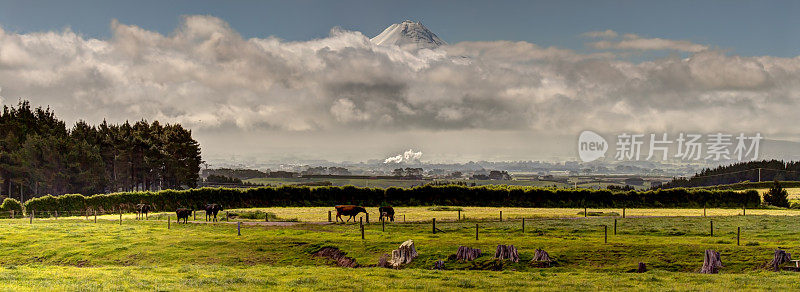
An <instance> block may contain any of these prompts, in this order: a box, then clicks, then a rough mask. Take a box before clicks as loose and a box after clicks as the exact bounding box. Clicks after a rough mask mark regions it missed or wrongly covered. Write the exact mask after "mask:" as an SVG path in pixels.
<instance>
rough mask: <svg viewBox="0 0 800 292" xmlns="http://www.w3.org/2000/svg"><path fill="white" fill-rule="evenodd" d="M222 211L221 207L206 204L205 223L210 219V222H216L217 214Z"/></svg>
mask: <svg viewBox="0 0 800 292" xmlns="http://www.w3.org/2000/svg"><path fill="white" fill-rule="evenodd" d="M219 211H222V206H220V205H217V204H206V221H208V218H211V222H217V213H219Z"/></svg>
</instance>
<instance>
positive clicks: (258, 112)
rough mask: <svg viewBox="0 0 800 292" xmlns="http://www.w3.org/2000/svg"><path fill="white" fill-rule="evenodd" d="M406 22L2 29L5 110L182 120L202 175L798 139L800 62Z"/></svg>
mask: <svg viewBox="0 0 800 292" xmlns="http://www.w3.org/2000/svg"><path fill="white" fill-rule="evenodd" d="M400 21H401V20H398V23H396V24H390V23H387V24H386V25H387V26H389V28H388V29H386V31H385V32H384V33H383V34H381V35H379V36H377V37H376V36H374V35H365V34H364V33H362V32H358V31H348V30H345V29H341V28H337V27H334V28H332V29H331V30H330V33H329V36H327V37H324V38H318V39H310V40H304V41H286V40H282V39H280V38H277V37H251V38H246V37H242V35H241V34H240V33H239V32H237V30H235V29H234V28H232V27H231V26H230V25H229V24H228V23H227V22H226V20H225V19H221V18H217V17H214V16H206V15H188V16H184V17H183V18H182V20H181V23H180V25H179V26H178V27H176V28H175V29H174V31H173V32H171V33H167V34H165V33H161V32H158V31H153V30H149V29H146V28H143V27H140V26H138V25H137V24H129V23H123V22H120V21H117V20H113V21H111V23H110V29H111V36H110V37H108V38H91V37H87V36H85V35H82V34H80V33H78V32H74V31H72V30H70V29H69V28H66V29H63V30H54V31H42V32H24V33H18V32H14V31H12V30H8V29H2V28H0V101H1V102H2V103H3V104H5V105H9V104H15V103H16V102H17V100H18V99H19V98H24V99H29V100H30V101H31V102H32V103H33V104H35V105H49V106H51V107H52V108H53V109H55V110H56V112H57V113H58V114H59V116H60V117H62V118H64V119H66V120H67V121H75V120H78V119H84V120H87V121H89V122H92V123H97V122H100V121H102V120H103V119H107V120H109V121H112V122H120V121H124V120H139V119H141V118H144V119H148V120H154V119H157V120H159V121H163V122H179V123H181V124H183V125H184V126H186V127H188V128H190V129H192V130H193V134H194V135H195V136H196V137H197V139H198V141H199V142H200V143H201V145H202V146H203V154H204V155H203V156H204V158H206V159H207V160H209V159H211V160H214V159H217V160H225V159H229V158H230V157H231V156H233V155H236V156H238V157H256V158H258V159H264V160H270V159H273V160H280V159H326V160H331V161H342V160H351V161H366V160H369V159H385V158H386V157H390V156H394V155H396V154H397V153H403V151H405V150H407V149H415V150H417V151H419V150H421V151H423V152H424V153H425V159H428V160H433V161H456V162H464V161H469V160H536V159H574V157H575V148H576V147H575V140H576V138H577V135H578V134H579V133H580V132H581V131H582V130H594V131H597V132H600V133H606V134H617V133H622V132H625V131H628V132H637V133H660V132H670V133H674V132H699V133H708V132H716V131H722V132H730V133H739V132H746V133H753V132H761V133H762V134H763V135H764V136H765V137H766V138H768V139H778V140H789V141H797V140H798V137H800V128H798V127H796V125H797V124H798V122H800V116H798V115H797V114H796V110H797V108H798V101H800V95H798V94H797V92H799V91H798V90H799V89H800V57H777V56H769V55H765V56H739V55H736V54H731V53H729V52H728V50H727V49H726V48H719V47H717V46H715V45H714V44H707V43H698V42H694V41H689V40H681V39H674V40H673V39H667V38H660V37H657V36H653V37H651V36H644V35H639V34H632V33H629V32H627V31H615V30H610V29H600V30H596V31H587V32H585V33H583V34H582V35H576V36H574V37H575V38H580V39H582V40H583V41H584V42H585V46H586V48H585V49H584V50H574V49H567V48H561V47H556V46H544V45H537V44H536V43H531V42H526V41H515V40H483V41H460V42H452V43H449V44H448V42H447V35H446V34H443V35H437V34H435V33H434V32H433V31H432V30H428V29H427V28H426V27H425V26H424V24H422V23H419V22H416V21H410V22H400ZM0 25H2V23H0ZM376 30H380V29H379V28H377V29H376ZM445 30H447V29H445ZM372 37H375V38H373V39H372V40H371V38H372ZM795 145H796V144H795ZM789 148H792V147H789Z"/></svg>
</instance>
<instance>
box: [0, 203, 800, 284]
mask: <svg viewBox="0 0 800 292" xmlns="http://www.w3.org/2000/svg"><path fill="white" fill-rule="evenodd" d="M406 209H407V210H406ZM262 210H268V211H269V212H274V213H275V214H276V215H278V217H281V218H294V217H296V218H298V219H301V218H307V221H327V210H328V208H267V209H262ZM497 210H498V209H497V208H470V207H464V212H462V214H465V215H467V218H468V221H461V222H455V221H445V222H441V221H439V220H441V219H446V217H444V216H442V215H443V214H445V213H446V214H454V216H453V218H449V219H455V214H456V212H453V211H430V210H428V209H427V207H414V208H398V211H399V212H400V213H403V212H407V213H406V214H413V215H414V216H418V217H420V218H427V217H425V216H436V217H437V219H439V218H441V219H439V220H437V221H438V222H437V223H438V224H437V227H438V228H439V229H442V230H443V231H444V233H437V234H432V232H431V225H430V223H429V222H416V223H406V224H402V223H399V222H396V223H392V224H387V225H386V231H385V232H384V231H381V225H380V223H376V222H377V220H371V222H372V224H369V225H367V226H366V227H365V233H366V234H365V236H366V240H362V239H361V236H360V232H359V227H358V225H357V224H319V223H298V224H297V225H292V226H254V225H243V227H242V236H237V234H236V226H235V224H228V223H220V224H176V223H175V222H174V221H173V222H172V223H171V226H170V227H171V228H170V229H167V222H166V221H162V220H150V221H135V220H131V219H132V218H133V215H130V214H126V215H125V216H124V218H125V220H124V221H123V224H122V225H119V222H118V221H115V220H118V218H119V217H118V215H104V216H100V217H99V218H98V219H99V220H98V223H93V221H92V220H91V219H92V217H90V218H89V219H90V220H88V221H87V220H85V219H84V218H83V217H71V218H63V217H62V218H59V219H58V220H56V219H54V218H48V219H37V220H35V221H34V223H33V224H29V223H28V222H29V221H28V220H29V219H13V220H12V219H2V220H0V242H2V244H0V279H2V280H0V289H2V290H26V289H27V290H42V289H46V290H144V289H147V290H181V289H200V288H203V289H205V288H211V289H218V290H226V289H239V290H242V289H255V290H275V289H279V290H322V289H331V288H334V289H341V290H359V289H361V288H366V289H368V290H378V289H383V288H398V289H428V290H452V289H454V288H474V289H484V290H485V289H498V288H500V289H514V288H518V289H522V290H528V289H542V290H564V289H569V290H598V289H600V290H612V289H633V290H709V289H711V290H713V289H729V290H730V289H756V290H766V289H791V290H796V289H798V288H800V282H798V281H796V279H797V275H796V274H794V273H790V272H781V273H772V272H766V271H763V268H762V266H763V265H764V264H765V263H766V262H767V261H768V260H769V259H770V258H771V256H772V252H773V250H774V249H775V248H778V247H780V248H783V249H786V250H787V251H789V252H791V253H793V254H797V253H798V252H800V236H798V235H800V220H798V219H797V218H800V217H794V216H782V215H794V214H796V213H792V212H793V211H791V210H748V212H747V214H748V216H722V215H724V214H729V215H736V212H737V211H738V212H740V211H741V210H733V209H732V210H725V209H709V210H708V213H709V215H711V214H717V213H719V214H720V215H715V217H706V218H704V217H641V218H626V219H621V218H616V219H617V232H618V233H617V235H614V234H613V224H614V219H615V217H590V218H587V219H584V218H572V219H562V218H554V217H578V215H577V213H578V212H581V211H583V210H582V209H530V210H527V209H521V208H520V209H517V208H502V210H503V211H504V212H503V216H504V219H505V218H512V219H513V220H510V221H504V222H498V221H497V220H496V218H492V216H496V215H494V214H495V211H497ZM237 211H254V210H252V209H251V210H237ZM371 211H374V210H371ZM590 211H598V210H592V209H590ZM599 211H605V210H599ZM608 211H609V212H610V211H614V212H619V211H620V210H608ZM697 211H698V210H694V209H651V210H647V209H641V210H640V209H632V210H628V212H627V214H628V215H629V216H636V215H635V214H636V212H642V214H646V215H650V216H657V215H669V216H675V215H680V214H683V213H682V212H697ZM699 211H700V214H699V215H702V209H701V210H699ZM323 212H324V213H323ZM481 212H483V213H481ZM712 212H715V213H712ZM758 212H764V213H769V214H772V215H781V216H767V215H755V214H757V213H758ZM320 213H322V214H324V218H323V219H319V218H317V217H319V214H320ZM497 213H498V215H499V212H497ZM304 214H306V215H304ZM472 214H474V215H475V216H470V215H472ZM477 214H485V217H482V218H483V220H475V219H478V218H481V217H480V216H478V215H477ZM751 214H753V215H751ZM312 215H313V216H312ZM375 215H377V214H375ZM562 215H567V216H562ZM440 216H441V217H440ZM507 216H510V217H507ZM515 216H518V217H515ZM522 216H525V217H527V218H533V219H529V220H526V230H525V233H522V230H521V220H519V219H516V218H521V217H522ZM529 216H530V217H529ZM534 217H535V218H534ZM374 218H375V219H377V216H375V217H374ZM198 219H199V218H198ZM489 219H491V220H489ZM709 220H714V227H715V230H714V237H711V236H709V234H708V233H709V227H710V226H709ZM301 221H305V219H304V220H301ZM475 224H479V225H480V238H479V239H478V240H475ZM603 226H608V228H609V229H608V232H609V233H608V243H604V234H603ZM736 227H741V228H742V238H741V245H740V246H737V245H736ZM407 239H413V240H414V241H415V244H416V246H417V250H418V251H419V253H420V257H419V258H417V259H416V260H415V261H414V262H413V263H412V264H410V265H409V266H408V267H407V268H406V269H404V270H400V271H396V270H387V269H380V268H357V269H349V268H337V267H330V266H331V265H332V263H331V262H329V261H327V260H325V259H320V258H313V257H311V256H310V255H309V252H311V251H313V250H315V249H318V248H319V247H321V246H335V247H338V248H340V249H341V250H343V251H345V252H347V254H348V256H351V257H353V258H355V259H356V260H357V261H358V262H359V263H361V264H362V265H369V264H375V263H376V262H377V260H378V258H379V257H380V256H381V255H382V254H383V253H388V252H390V251H391V250H392V249H395V248H396V247H397V245H399V244H400V243H402V242H403V241H405V240H407ZM497 244H513V245H515V246H516V247H517V248H518V249H519V251H520V256H521V261H520V263H508V262H505V263H503V262H497V261H494V260H492V258H491V255H492V254H493V253H494V248H495V246H496V245H497ZM459 245H467V246H470V247H473V248H480V249H482V250H483V251H484V256H483V257H481V258H479V259H478V260H476V261H475V262H474V263H463V262H462V263H459V262H455V261H450V260H447V258H448V257H449V256H450V255H451V254H453V253H455V250H456V249H457V247H458V246H459ZM535 248H543V249H545V250H547V251H548V252H549V253H550V255H551V257H553V258H554V259H555V260H556V261H557V262H556V264H555V266H554V267H552V268H548V269H542V268H535V267H533V266H530V265H528V261H530V259H531V258H532V256H533V251H534V249H535ZM705 249H715V250H717V251H719V252H721V254H722V261H723V263H724V265H725V267H724V268H722V271H721V273H722V274H720V275H699V274H697V273H695V272H696V271H697V270H699V267H700V266H701V264H702V253H703V251H704V250H705ZM440 259H441V260H447V261H446V264H445V267H446V268H447V269H450V270H446V271H431V270H430V268H431V267H432V266H433V263H434V262H436V261H437V260H440ZM640 261H641V262H646V263H647V264H648V267H649V268H650V269H652V271H651V272H648V273H646V274H631V273H628V272H629V271H630V270H632V269H634V268H635V267H636V264H637V263H638V262H640ZM487 268H495V269H502V271H485V270H470V269H487Z"/></svg>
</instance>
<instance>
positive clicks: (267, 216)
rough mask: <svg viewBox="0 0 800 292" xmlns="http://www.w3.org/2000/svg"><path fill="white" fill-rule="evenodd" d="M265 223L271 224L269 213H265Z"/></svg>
mask: <svg viewBox="0 0 800 292" xmlns="http://www.w3.org/2000/svg"><path fill="white" fill-rule="evenodd" d="M329 212H330V211H329ZM264 222H269V212H267V211H264Z"/></svg>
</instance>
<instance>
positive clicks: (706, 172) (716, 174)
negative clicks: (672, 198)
mask: <svg viewBox="0 0 800 292" xmlns="http://www.w3.org/2000/svg"><path fill="white" fill-rule="evenodd" d="M773 180H780V181H798V180H800V161H791V162H784V161H779V160H762V161H748V162H739V163H735V164H731V165H726V166H718V167H716V168H706V169H703V170H702V171H700V172H699V173H697V174H695V175H694V176H692V177H690V178H675V179H673V180H672V181H670V182H668V183H666V184H663V185H661V186H659V187H658V188H678V187H685V188H688V187H705V186H716V185H727V184H734V183H739V182H744V181H750V182H757V181H762V182H763V181H767V182H768V181H773Z"/></svg>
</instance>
